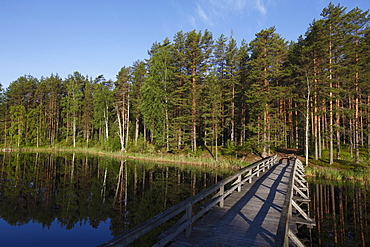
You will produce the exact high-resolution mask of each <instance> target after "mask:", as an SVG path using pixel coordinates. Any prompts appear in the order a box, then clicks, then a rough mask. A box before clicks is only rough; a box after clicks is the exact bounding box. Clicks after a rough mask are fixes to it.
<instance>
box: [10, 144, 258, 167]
mask: <svg viewBox="0 0 370 247" xmlns="http://www.w3.org/2000/svg"><path fill="white" fill-rule="evenodd" d="M13 150H14V151H37V152H81V153H88V154H95V155H102V156H108V157H114V158H119V159H133V160H142V161H154V162H156V163H172V164H185V165H192V166H200V167H209V168H218V169H231V170H238V169H240V168H241V167H245V166H247V165H249V164H251V163H250V162H245V161H240V160H238V159H236V158H232V157H228V156H223V157H220V158H219V160H218V161H215V160H214V159H213V158H212V157H211V156H208V155H207V154H206V153H203V154H201V155H199V156H194V155H191V154H186V153H182V154H168V153H162V152H157V153H135V152H120V151H115V152H109V151H102V150H100V149H97V148H77V147H76V148H71V147H42V148H37V147H27V148H21V149H13Z"/></svg>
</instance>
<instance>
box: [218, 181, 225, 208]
mask: <svg viewBox="0 0 370 247" xmlns="http://www.w3.org/2000/svg"><path fill="white" fill-rule="evenodd" d="M224 193H225V186H224V185H222V186H221V187H220V196H221V200H220V204H219V206H220V208H223V207H224V200H225V198H224Z"/></svg>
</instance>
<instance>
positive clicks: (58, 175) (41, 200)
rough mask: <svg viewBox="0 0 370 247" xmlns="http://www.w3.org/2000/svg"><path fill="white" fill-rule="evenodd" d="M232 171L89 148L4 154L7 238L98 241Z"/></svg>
mask: <svg viewBox="0 0 370 247" xmlns="http://www.w3.org/2000/svg"><path fill="white" fill-rule="evenodd" d="M229 174H230V172H229V171H224V172H220V171H216V170H210V169H205V168H199V167H195V168H194V167H189V166H182V165H172V166H171V165H160V164H153V163H150V162H137V161H129V160H127V161H120V160H117V159H113V158H108V157H106V156H94V155H85V154H74V153H59V154H56V153H53V154H51V153H4V154H2V155H0V227H1V231H0V239H1V243H0V245H1V246H38V247H40V246H96V245H99V244H102V243H104V242H106V241H108V240H110V239H111V238H113V237H114V236H116V235H119V234H120V233H122V232H123V231H124V230H126V229H129V228H131V227H133V226H135V225H137V224H139V223H141V222H143V221H145V220H147V219H149V218H151V217H152V216H154V215H156V214H158V213H160V212H162V211H164V210H165V209H167V208H169V207H171V206H173V205H176V204H177V203H179V202H181V201H182V200H184V199H186V198H188V197H190V196H192V195H194V194H196V193H198V192H199V191H201V190H203V189H204V188H207V187H208V186H210V185H212V184H214V183H217V182H218V181H220V180H222V178H224V177H225V176H227V175H229ZM143 241H144V243H145V241H150V240H145V239H144V240H143Z"/></svg>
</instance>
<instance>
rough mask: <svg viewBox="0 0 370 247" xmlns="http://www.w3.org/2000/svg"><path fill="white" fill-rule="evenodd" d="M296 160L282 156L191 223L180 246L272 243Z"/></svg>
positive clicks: (174, 245)
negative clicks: (187, 233)
mask: <svg viewBox="0 0 370 247" xmlns="http://www.w3.org/2000/svg"><path fill="white" fill-rule="evenodd" d="M292 165H293V161H289V160H288V159H283V160H280V161H279V163H278V164H277V165H275V166H274V167H273V168H271V169H270V170H269V171H267V172H266V173H265V174H264V175H263V176H261V177H260V178H259V179H258V180H256V182H254V183H253V184H245V185H244V186H243V187H242V191H241V192H235V193H233V194H232V195H231V196H229V197H228V198H227V199H226V200H225V202H224V207H223V208H220V207H219V206H215V207H214V208H213V209H211V210H210V212H209V213H208V214H207V215H205V216H204V217H203V218H202V219H200V220H199V221H197V222H196V223H195V224H194V225H193V227H192V233H191V235H190V237H189V238H187V237H185V234H183V233H182V234H180V235H179V236H178V237H177V238H176V239H175V240H174V241H173V242H172V244H171V246H172V247H179V246H273V245H274V240H275V235H276V231H277V228H278V225H279V219H280V215H281V208H282V206H283V204H284V200H285V195H286V191H287V187H288V181H289V176H290V172H291V168H292Z"/></svg>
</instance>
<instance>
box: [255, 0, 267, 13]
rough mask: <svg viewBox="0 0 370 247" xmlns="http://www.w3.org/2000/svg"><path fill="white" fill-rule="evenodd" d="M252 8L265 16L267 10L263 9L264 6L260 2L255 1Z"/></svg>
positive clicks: (258, 0) (260, 0)
mask: <svg viewBox="0 0 370 247" xmlns="http://www.w3.org/2000/svg"><path fill="white" fill-rule="evenodd" d="M254 2H255V3H254V7H255V8H256V9H257V10H258V11H259V12H260V14H262V15H266V13H267V9H266V7H265V4H264V3H263V1H262V0H256V1H254Z"/></svg>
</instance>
